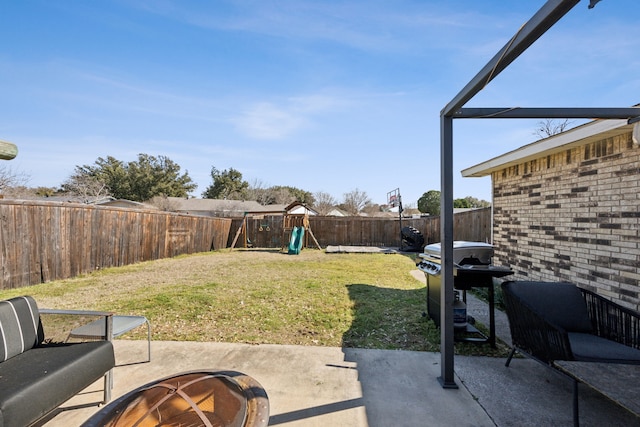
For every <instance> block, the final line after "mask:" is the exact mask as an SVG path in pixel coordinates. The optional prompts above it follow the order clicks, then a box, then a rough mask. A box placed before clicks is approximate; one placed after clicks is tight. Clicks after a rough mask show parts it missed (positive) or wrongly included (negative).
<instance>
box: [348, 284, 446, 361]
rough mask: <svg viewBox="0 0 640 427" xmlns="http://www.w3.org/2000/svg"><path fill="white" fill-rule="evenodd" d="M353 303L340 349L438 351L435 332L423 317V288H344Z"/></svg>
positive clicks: (424, 306) (433, 327) (434, 328)
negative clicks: (349, 324) (350, 317)
mask: <svg viewBox="0 0 640 427" xmlns="http://www.w3.org/2000/svg"><path fill="white" fill-rule="evenodd" d="M347 289H348V292H349V298H350V299H351V301H352V304H353V308H352V310H353V320H352V323H351V328H350V329H349V330H348V331H347V332H346V333H345V334H344V335H343V338H342V344H343V347H352V348H375V349H386V350H417V351H438V349H439V345H440V344H439V335H438V330H437V328H436V327H435V325H434V324H433V322H431V321H430V320H429V319H428V318H427V317H425V316H424V311H425V308H426V288H425V287H421V288H418V289H392V288H382V287H378V286H373V285H366V284H350V285H347Z"/></svg>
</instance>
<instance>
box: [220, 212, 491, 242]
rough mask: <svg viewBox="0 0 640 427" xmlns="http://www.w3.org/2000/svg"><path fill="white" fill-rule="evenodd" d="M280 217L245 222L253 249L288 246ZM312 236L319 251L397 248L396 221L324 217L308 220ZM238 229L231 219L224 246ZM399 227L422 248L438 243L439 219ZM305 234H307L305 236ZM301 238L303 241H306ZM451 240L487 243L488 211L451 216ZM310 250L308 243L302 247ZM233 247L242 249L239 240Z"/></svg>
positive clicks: (237, 221)
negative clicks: (411, 232)
mask: <svg viewBox="0 0 640 427" xmlns="http://www.w3.org/2000/svg"><path fill="white" fill-rule="evenodd" d="M282 220H283V216H282V215H264V216H256V215H252V216H251V217H248V218H247V238H248V240H249V242H250V243H251V245H252V246H253V247H257V248H280V247H283V246H286V244H288V240H287V239H288V238H289V236H288V234H285V235H284V236H283V232H282ZM309 223H310V227H311V230H312V231H313V234H314V236H315V237H316V239H317V240H318V243H320V245H321V246H322V247H323V248H326V247H327V246H329V245H345V246H348V245H352V246H389V247H399V246H400V222H399V220H398V218H368V217H328V216H309ZM241 225H242V218H235V219H233V224H232V225H231V233H230V235H229V241H228V242H227V245H228V246H231V242H232V239H233V237H234V235H235V233H236V231H237V230H238V228H239V227H240V226H241ZM402 226H403V227H406V226H411V227H414V228H416V229H417V230H418V231H420V232H421V233H422V234H423V235H424V239H425V244H429V243H435V242H439V241H440V217H439V216H429V217H422V218H403V219H402ZM307 234H308V233H307ZM307 234H305V239H306V238H307V237H308V236H307ZM454 238H455V239H456V240H469V241H474V242H489V241H490V240H491V208H484V209H474V210H470V211H466V212H461V213H457V214H455V215H454ZM283 239H285V240H284V241H283ZM305 246H307V247H313V246H314V244H313V242H312V241H308V242H307V244H305ZM236 247H244V240H243V238H242V236H241V238H240V239H239V240H238V242H237V243H236Z"/></svg>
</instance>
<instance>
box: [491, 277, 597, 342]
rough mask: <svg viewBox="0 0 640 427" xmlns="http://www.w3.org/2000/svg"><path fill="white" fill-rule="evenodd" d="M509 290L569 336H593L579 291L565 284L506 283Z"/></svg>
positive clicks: (574, 286)
mask: <svg viewBox="0 0 640 427" xmlns="http://www.w3.org/2000/svg"><path fill="white" fill-rule="evenodd" d="M503 286H506V287H508V288H509V290H510V291H511V292H512V293H513V294H514V295H515V296H517V297H518V298H520V299H521V300H522V301H524V302H525V303H526V304H527V305H528V306H529V307H531V308H532V309H533V310H534V311H535V312H536V313H537V314H538V315H539V316H541V317H542V318H544V319H545V320H547V321H548V322H550V323H552V324H553V325H555V326H558V327H560V328H562V329H564V330H565V331H567V332H585V333H588V332H592V331H593V326H592V325H591V319H590V318H589V312H588V311H587V303H586V301H585V300H584V298H583V296H582V292H581V291H580V288H578V287H577V286H576V285H574V284H573V283H566V282H526V281H517V282H516V281H512V282H505V283H504V284H503Z"/></svg>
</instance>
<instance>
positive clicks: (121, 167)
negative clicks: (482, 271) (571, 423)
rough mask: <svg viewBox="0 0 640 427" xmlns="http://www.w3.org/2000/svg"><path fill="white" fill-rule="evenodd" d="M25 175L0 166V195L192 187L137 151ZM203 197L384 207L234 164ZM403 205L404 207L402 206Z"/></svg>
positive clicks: (353, 211)
mask: <svg viewBox="0 0 640 427" xmlns="http://www.w3.org/2000/svg"><path fill="white" fill-rule="evenodd" d="M27 181H28V178H27V177H26V176H25V175H23V174H18V173H16V172H15V171H13V170H12V169H10V168H7V167H2V166H0V193H4V194H5V195H7V196H12V195H13V196H21V195H22V196H24V194H25V193H32V194H33V195H35V196H40V197H49V196H55V195H72V196H74V197H76V198H78V199H79V200H80V201H82V202H83V203H95V202H96V201H99V200H101V199H104V198H106V197H113V198H116V199H126V200H132V201H136V202H147V203H151V204H154V205H156V206H157V207H159V208H161V209H164V210H172V209H171V206H170V204H168V203H167V198H168V197H182V198H186V197H189V194H190V193H192V192H193V191H194V190H195V189H196V188H197V185H196V184H195V183H194V182H193V180H192V179H191V177H190V176H189V172H188V171H184V172H182V170H181V167H180V166H179V165H178V164H177V163H176V162H174V161H173V160H171V159H170V158H168V157H166V156H152V155H149V154H144V153H143V154H138V158H137V160H134V161H130V162H124V161H122V160H118V159H116V158H114V157H112V156H107V157H106V158H102V157H98V159H97V160H96V161H95V162H94V163H93V164H90V165H81V166H76V167H75V169H74V172H73V173H72V174H71V175H70V176H69V177H68V178H67V179H66V180H65V181H64V182H63V183H62V184H61V185H60V187H59V188H55V187H38V188H28V187H26V186H25V184H26V182H27ZM202 197H203V198H205V199H227V200H255V201H257V202H258V203H260V204H262V205H271V204H289V203H292V202H295V201H297V202H301V203H304V204H306V205H308V206H311V207H313V208H314V209H315V210H316V211H318V213H319V214H320V215H326V214H328V213H329V212H330V211H331V210H332V209H335V208H339V209H341V210H342V211H344V212H345V213H346V214H348V215H358V214H361V213H366V214H370V215H373V214H375V213H376V212H382V211H385V210H388V207H387V206H386V205H378V204H374V203H372V201H371V199H370V197H369V196H368V195H367V193H366V192H365V191H361V190H359V189H358V188H356V189H354V190H352V191H350V192H347V193H344V194H343V198H342V200H341V201H339V200H337V199H335V198H334V197H333V196H332V195H330V194H329V193H326V192H323V191H319V192H316V193H312V192H309V191H306V190H303V189H300V188H297V187H292V186H281V185H276V186H266V185H264V184H263V183H262V182H260V181H254V182H253V183H251V184H250V183H249V182H247V181H246V180H244V178H243V176H242V173H241V172H240V171H238V170H236V169H234V168H230V169H225V170H220V169H218V168H216V167H215V166H212V167H211V184H210V185H209V186H207V188H206V189H205V190H204V191H203V192H202ZM454 205H456V207H484V206H488V205H489V203H488V202H485V201H480V200H477V199H475V198H472V197H467V198H465V199H457V200H456V201H454ZM439 206H440V192H439V191H436V190H431V191H428V192H426V193H424V194H423V196H422V197H421V198H420V199H419V200H418V206H417V207H418V210H419V212H421V213H427V214H431V215H437V214H439V209H440V208H439ZM407 207H408V208H409V207H410V205H407Z"/></svg>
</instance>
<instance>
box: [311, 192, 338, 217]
mask: <svg viewBox="0 0 640 427" xmlns="http://www.w3.org/2000/svg"><path fill="white" fill-rule="evenodd" d="M313 197H314V198H315V203H314V204H313V208H314V209H315V210H316V211H317V212H318V214H320V215H327V214H328V213H329V212H331V209H333V207H334V206H335V205H337V204H338V201H337V200H336V199H334V198H333V196H332V195H331V194H329V193H325V192H324V191H318V192H317V193H315V194H314V195H313Z"/></svg>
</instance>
